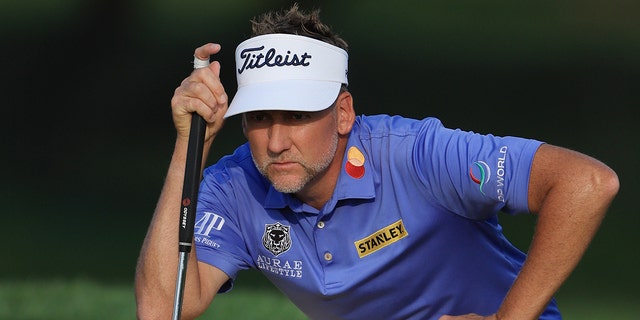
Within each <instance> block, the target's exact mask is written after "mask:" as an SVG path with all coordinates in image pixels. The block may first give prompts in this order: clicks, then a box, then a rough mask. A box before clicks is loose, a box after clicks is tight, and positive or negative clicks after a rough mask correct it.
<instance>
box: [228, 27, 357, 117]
mask: <svg viewBox="0 0 640 320" xmlns="http://www.w3.org/2000/svg"><path fill="white" fill-rule="evenodd" d="M347 62H348V55H347V52H346V51H345V50H343V49H340V48H338V47H336V46H333V45H331V44H329V43H326V42H324V41H320V40H316V39H313V38H309V37H304V36H298V35H293V34H267V35H262V36H257V37H253V38H251V39H248V40H246V41H244V42H242V43H241V44H240V45H238V48H236V77H237V79H238V91H237V92H236V95H235V96H234V97H233V101H231V105H229V109H228V110H227V113H226V114H225V115H224V117H225V118H227V117H230V116H233V115H236V114H239V113H243V112H248V111H258V110H285V111H310V112H312V111H320V110H324V109H326V108H328V107H329V106H331V105H332V104H333V102H334V101H335V100H336V98H337V97H338V93H340V87H341V85H342V84H343V83H344V84H347V83H348V82H347V70H348V65H347Z"/></svg>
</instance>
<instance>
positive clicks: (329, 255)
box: [324, 252, 333, 261]
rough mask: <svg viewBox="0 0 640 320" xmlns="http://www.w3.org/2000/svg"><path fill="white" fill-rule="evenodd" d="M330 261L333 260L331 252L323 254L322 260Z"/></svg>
mask: <svg viewBox="0 0 640 320" xmlns="http://www.w3.org/2000/svg"><path fill="white" fill-rule="evenodd" d="M331 259H333V255H332V254H331V252H325V253H324V260H327V261H331Z"/></svg>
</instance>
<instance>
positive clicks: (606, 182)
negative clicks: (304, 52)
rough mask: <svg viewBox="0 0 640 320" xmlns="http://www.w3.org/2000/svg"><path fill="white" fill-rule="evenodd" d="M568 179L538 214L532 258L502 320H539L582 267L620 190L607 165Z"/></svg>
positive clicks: (503, 308)
mask: <svg viewBox="0 0 640 320" xmlns="http://www.w3.org/2000/svg"><path fill="white" fill-rule="evenodd" d="M591 168H593V166H592V167H591ZM576 170H577V171H580V167H578V166H576ZM566 174H567V175H569V176H571V177H574V179H566V180H563V182H562V183H559V184H555V185H554V186H553V187H552V188H550V189H549V190H548V192H547V193H546V194H545V196H544V201H541V202H540V203H541V205H540V206H539V207H538V208H536V210H535V211H537V213H538V223H537V226H536V231H535V233H534V238H533V241H532V244H531V247H530V249H529V252H528V258H527V260H526V262H525V265H524V266H523V268H522V270H521V272H520V274H519V275H518V278H517V279H516V281H515V282H514V284H513V286H512V288H511V290H510V291H509V293H508V295H507V296H506V298H505V300H504V302H503V304H502V306H501V308H500V310H499V311H498V314H497V315H498V318H499V319H537V318H538V316H539V315H540V313H542V312H543V310H544V308H545V307H546V306H547V304H548V303H549V301H550V299H551V297H552V296H553V295H554V294H555V292H556V291H557V290H558V289H559V288H560V286H561V285H562V283H564V281H565V280H566V279H567V278H568V277H569V275H570V274H571V272H572V271H573V270H574V268H575V267H576V265H577V264H578V263H579V261H580V259H581V258H582V256H583V254H584V252H585V251H586V249H587V247H588V246H589V243H590V242H591V240H592V239H593V237H594V235H595V234H596V231H597V229H598V227H599V226H600V223H601V221H602V219H603V218H604V215H605V212H606V210H607V208H608V206H609V204H610V203H611V201H612V199H613V197H614V195H615V194H616V192H617V190H618V182H617V177H616V176H615V173H613V171H611V170H610V169H608V168H607V167H605V166H604V165H603V166H600V167H599V168H598V169H596V170H584V171H582V172H574V173H566ZM575 177H578V178H575Z"/></svg>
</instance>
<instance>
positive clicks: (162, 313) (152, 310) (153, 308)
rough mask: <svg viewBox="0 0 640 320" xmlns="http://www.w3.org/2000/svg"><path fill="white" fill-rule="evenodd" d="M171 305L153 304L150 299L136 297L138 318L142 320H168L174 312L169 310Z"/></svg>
mask: <svg viewBox="0 0 640 320" xmlns="http://www.w3.org/2000/svg"><path fill="white" fill-rule="evenodd" d="M168 305H171V304H170V303H160V304H158V303H153V302H152V301H149V299H144V298H143V299H141V298H140V297H136V318H137V319H140V320H150V319H168V318H170V317H171V314H172V310H171V309H170V308H167V306H168Z"/></svg>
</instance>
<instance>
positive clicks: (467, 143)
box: [413, 118, 542, 219]
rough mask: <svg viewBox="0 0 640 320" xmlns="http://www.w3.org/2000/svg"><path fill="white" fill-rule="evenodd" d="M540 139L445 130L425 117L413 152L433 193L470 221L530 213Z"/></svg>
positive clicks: (435, 199) (441, 202)
mask: <svg viewBox="0 0 640 320" xmlns="http://www.w3.org/2000/svg"><path fill="white" fill-rule="evenodd" d="M541 144H542V142H540V141H536V140H532V139H524V138H519V137H499V136H494V135H490V134H487V135H483V134H478V133H474V132H469V131H462V130H459V129H455V130H454V129H448V128H445V127H444V126H443V125H442V123H440V121H438V120H436V119H432V118H431V119H425V120H424V121H423V126H422V129H421V132H420V133H419V134H418V136H417V138H416V143H415V149H414V152H413V157H414V160H413V162H414V164H415V166H416V170H417V172H418V175H419V176H420V177H421V179H422V180H423V181H424V183H425V187H426V189H427V192H428V194H430V195H431V196H432V197H433V200H434V201H436V202H438V203H440V204H441V205H442V206H443V207H445V208H446V209H447V210H449V211H452V212H455V213H456V214H459V215H461V216H464V217H467V218H470V219H487V218H489V217H491V216H493V215H495V214H496V213H498V212H499V211H503V212H507V213H510V214H515V213H522V212H528V210H529V209H528V208H529V207H528V187H529V174H530V171H531V164H532V163H533V157H534V155H535V152H536V150H537V149H538V147H539V146H540V145H541Z"/></svg>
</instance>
